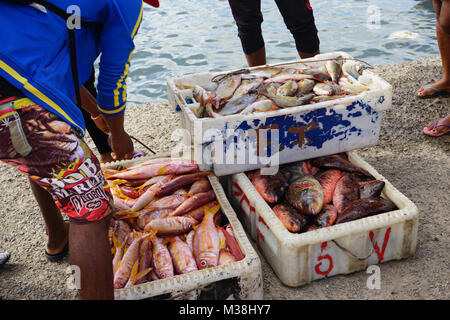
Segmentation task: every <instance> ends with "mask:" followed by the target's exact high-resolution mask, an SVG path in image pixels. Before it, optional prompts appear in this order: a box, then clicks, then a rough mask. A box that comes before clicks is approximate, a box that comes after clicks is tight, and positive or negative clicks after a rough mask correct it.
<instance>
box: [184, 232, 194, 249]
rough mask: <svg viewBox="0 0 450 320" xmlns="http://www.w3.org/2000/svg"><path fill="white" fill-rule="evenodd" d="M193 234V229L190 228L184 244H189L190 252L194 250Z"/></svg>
mask: <svg viewBox="0 0 450 320" xmlns="http://www.w3.org/2000/svg"><path fill="white" fill-rule="evenodd" d="M194 234H195V230H191V231H189V233H188V234H187V236H186V244H187V245H188V246H189V248H190V249H191V251H192V252H194V245H193V241H194Z"/></svg>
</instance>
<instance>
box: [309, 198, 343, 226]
mask: <svg viewBox="0 0 450 320" xmlns="http://www.w3.org/2000/svg"><path fill="white" fill-rule="evenodd" d="M337 216H338V212H337V210H336V208H335V207H334V206H333V205H331V204H326V205H324V206H323V208H322V211H320V213H319V214H318V215H317V216H316V218H315V219H314V224H315V225H317V226H319V227H328V226H331V225H333V224H334V223H335V222H336V219H337Z"/></svg>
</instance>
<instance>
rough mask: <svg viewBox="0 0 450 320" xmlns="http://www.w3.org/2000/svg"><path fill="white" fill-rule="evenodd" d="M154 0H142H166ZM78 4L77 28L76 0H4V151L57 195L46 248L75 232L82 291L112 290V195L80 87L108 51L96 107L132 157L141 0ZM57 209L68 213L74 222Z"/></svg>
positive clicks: (45, 191)
mask: <svg viewBox="0 0 450 320" xmlns="http://www.w3.org/2000/svg"><path fill="white" fill-rule="evenodd" d="M155 1H156V0H144V2H146V3H148V4H151V5H153V6H158V5H159V4H158V2H157V1H156V2H155ZM76 5H77V7H78V8H79V12H80V13H81V17H78V18H81V19H79V20H80V21H81V22H82V23H81V25H78V26H77V27H72V28H71V27H69V24H68V21H69V19H70V18H71V16H69V17H68V16H67V15H66V14H67V12H68V8H70V7H71V6H73V1H70V0H51V1H44V0H34V1H33V0H31V1H26V0H15V1H13V0H0V42H1V43H2V46H0V159H1V160H2V161H3V162H4V163H6V164H9V165H11V166H13V167H15V168H16V169H18V170H19V171H21V172H22V173H24V174H25V175H27V176H28V178H29V180H30V182H31V188H32V190H33V192H34V193H35V194H36V193H41V194H42V195H43V196H42V197H40V196H39V195H38V196H37V197H36V199H45V197H48V198H51V200H52V203H55V204H56V207H57V208H58V210H55V211H52V210H42V207H41V212H42V213H43V216H44V221H45V224H46V229H47V234H48V237H49V244H51V245H48V246H47V250H46V253H47V254H48V255H49V256H57V255H59V254H61V253H62V252H64V251H65V250H67V249H66V248H67V247H68V243H69V242H70V252H69V258H70V264H71V265H74V266H77V267H78V268H79V272H78V273H77V274H75V275H74V276H79V277H80V278H79V279H80V285H81V286H80V288H79V292H80V295H81V298H82V299H113V298H114V291H113V275H112V267H111V263H112V258H111V250H110V245H109V241H108V226H109V220H110V219H109V218H110V215H111V213H112V212H113V207H112V195H111V192H110V189H109V186H108V183H107V181H106V179H105V177H104V175H103V173H102V171H101V168H100V162H99V160H98V159H97V158H96V157H95V155H94V154H93V152H92V151H91V150H90V149H89V147H88V146H87V144H86V143H85V141H84V140H83V136H84V134H85V123H84V120H83V115H82V111H81V110H80V109H79V108H78V106H77V104H76V102H77V101H78V102H80V101H79V100H82V98H80V99H77V98H76V96H78V94H76V93H77V91H78V89H79V88H80V87H81V85H82V84H84V83H86V82H87V81H88V79H89V78H90V77H91V75H92V65H93V63H94V61H95V60H96V58H97V57H99V56H101V58H100V68H99V69H100V70H99V78H98V86H97V90H98V96H97V101H96V102H97V103H95V105H96V110H94V112H93V111H92V110H88V112H89V113H90V114H91V116H93V118H95V119H97V120H98V119H99V118H97V117H98V115H96V113H98V114H101V117H100V120H98V121H99V122H100V123H103V124H104V125H105V126H106V127H107V130H108V131H109V132H110V136H111V139H110V141H111V148H112V150H113V157H114V159H131V157H132V156H133V153H134V147H133V143H132V141H131V139H130V137H129V135H128V134H127V133H126V131H125V129H124V113H125V109H126V79H127V74H128V71H129V66H130V58H131V55H132V52H133V50H134V41H133V40H134V37H135V35H136V33H137V31H138V29H139V26H140V24H141V21H142V16H143V2H142V0H97V1H95V2H92V1H87V0H79V1H77V3H76ZM11 30H14V32H11ZM73 43H75V44H76V53H77V55H76V56H75V57H74V56H73V54H71V53H73V52H74V51H75V50H73V49H74V46H73ZM69 44H70V45H69ZM77 76H78V77H77ZM83 90H85V89H83V88H82V89H81V94H83V93H82V92H83ZM80 104H81V105H83V104H82V103H80ZM94 122H95V123H96V124H97V121H95V120H94ZM40 205H41V204H40ZM44 205H45V204H44ZM56 211H57V212H56ZM59 211H61V212H63V213H65V214H66V215H67V216H68V217H69V221H70V228H68V227H67V225H66V223H65V222H64V220H63V219H62V215H61V214H60V212H59Z"/></svg>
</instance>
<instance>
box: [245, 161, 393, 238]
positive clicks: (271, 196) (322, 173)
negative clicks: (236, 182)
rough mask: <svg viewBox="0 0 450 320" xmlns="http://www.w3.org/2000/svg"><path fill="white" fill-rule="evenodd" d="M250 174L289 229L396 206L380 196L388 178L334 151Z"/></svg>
mask: <svg viewBox="0 0 450 320" xmlns="http://www.w3.org/2000/svg"><path fill="white" fill-rule="evenodd" d="M261 173H262V171H261V170H256V171H251V172H248V173H247V176H248V178H249V179H250V181H251V182H252V184H253V185H254V187H255V188H256V190H257V191H258V192H259V194H260V195H261V196H262V197H263V198H264V200H266V201H267V202H268V203H269V204H270V205H271V207H272V210H273V212H274V213H275V215H276V216H277V217H278V218H279V219H280V221H281V222H282V223H283V225H284V226H285V227H286V229H287V230H289V231H290V232H293V233H301V232H306V231H311V230H315V229H318V228H323V227H328V226H331V225H334V224H338V223H344V222H348V221H352V220H356V219H360V218H364V217H368V216H371V215H375V214H379V213H383V212H388V211H392V210H395V209H396V206H395V204H394V203H393V202H392V201H390V200H389V199H385V198H383V197H381V192H382V191H383V188H384V185H385V183H384V181H382V180H377V179H375V178H374V177H373V176H372V175H371V174H370V173H369V172H367V171H366V170H364V169H362V168H360V167H358V166H356V165H354V164H352V163H351V162H350V161H349V160H348V159H347V156H346V154H334V155H329V156H324V157H319V158H314V159H311V160H306V161H300V162H296V163H293V164H288V165H284V166H281V167H280V170H278V172H277V174H275V175H263V174H261Z"/></svg>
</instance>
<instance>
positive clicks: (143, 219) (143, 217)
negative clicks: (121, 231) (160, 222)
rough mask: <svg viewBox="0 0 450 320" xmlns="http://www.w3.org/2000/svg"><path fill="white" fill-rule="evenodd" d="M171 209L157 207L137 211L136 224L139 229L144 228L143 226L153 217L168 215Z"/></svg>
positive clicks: (159, 217)
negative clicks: (150, 209)
mask: <svg viewBox="0 0 450 320" xmlns="http://www.w3.org/2000/svg"><path fill="white" fill-rule="evenodd" d="M172 212H173V210H172V209H157V210H154V211H146V210H145V209H143V210H141V211H138V213H140V215H139V217H138V218H137V221H136V225H137V226H138V228H139V229H141V230H144V229H145V226H146V225H147V224H148V223H149V222H150V221H152V220H154V219H162V218H166V217H167V216H169V214H170V213H172Z"/></svg>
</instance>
